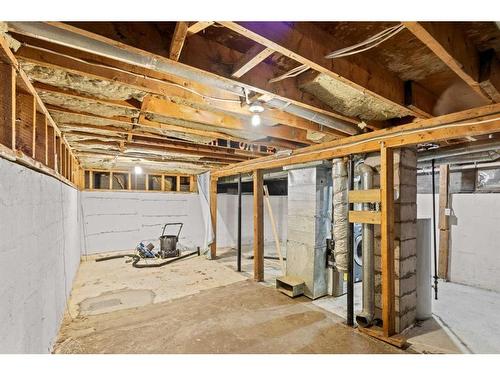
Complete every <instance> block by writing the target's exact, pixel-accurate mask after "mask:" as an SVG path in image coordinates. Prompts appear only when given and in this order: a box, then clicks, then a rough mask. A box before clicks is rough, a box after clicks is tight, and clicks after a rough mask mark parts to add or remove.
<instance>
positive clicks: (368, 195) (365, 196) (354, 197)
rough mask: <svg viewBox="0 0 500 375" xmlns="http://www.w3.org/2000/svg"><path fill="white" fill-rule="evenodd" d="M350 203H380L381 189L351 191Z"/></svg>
mask: <svg viewBox="0 0 500 375" xmlns="http://www.w3.org/2000/svg"><path fill="white" fill-rule="evenodd" d="M348 197H349V203H376V202H380V189H367V190H350V191H349V195H348Z"/></svg>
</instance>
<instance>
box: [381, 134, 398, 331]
mask: <svg viewBox="0 0 500 375" xmlns="http://www.w3.org/2000/svg"><path fill="white" fill-rule="evenodd" d="M380 197H381V206H382V214H381V218H380V237H381V243H380V253H381V260H382V321H383V332H384V336H386V337H389V336H392V335H394V334H395V333H396V327H395V321H396V319H395V318H396V312H395V307H394V305H395V301H394V151H393V150H392V149H391V148H387V147H386V145H385V144H384V143H383V142H382V144H381V147H380Z"/></svg>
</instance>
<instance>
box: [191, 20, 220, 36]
mask: <svg viewBox="0 0 500 375" xmlns="http://www.w3.org/2000/svg"><path fill="white" fill-rule="evenodd" d="M213 24H214V21H198V22H192V23H191V25H189V27H188V35H189V36H191V35H193V34H197V33H199V32H201V31H203V30H205V29H206V28H207V27H209V26H212V25H213Z"/></svg>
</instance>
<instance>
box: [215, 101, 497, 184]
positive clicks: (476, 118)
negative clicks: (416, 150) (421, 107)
mask: <svg viewBox="0 0 500 375" xmlns="http://www.w3.org/2000/svg"><path fill="white" fill-rule="evenodd" d="M499 114H500V104H492V105H487V106H484V107H479V108H474V109H468V110H465V111H462V112H457V113H452V114H449V115H443V116H438V117H433V118H430V119H426V120H420V121H418V122H414V123H411V124H407V125H400V126H395V127H393V128H390V129H383V130H377V131H373V132H369V133H364V134H360V135H356V136H352V137H346V138H342V139H337V140H335V141H329V142H324V143H322V144H319V145H314V146H309V147H303V148H300V149H297V150H294V151H292V152H290V153H288V154H284V155H272V156H266V157H261V158H257V159H253V160H250V161H245V162H241V163H238V164H235V165H231V166H228V167H223V168H219V169H218V170H216V171H214V172H213V174H214V175H215V176H217V177H218V178H221V177H225V176H233V175H237V174H238V173H249V172H251V171H253V170H255V169H256V168H259V169H274V168H281V167H283V166H285V165H293V164H301V163H307V162H311V161H316V160H326V159H332V158H337V157H342V156H346V155H349V154H359V153H367V152H376V151H378V150H380V142H381V141H382V140H383V141H384V142H385V143H386V146H387V147H403V146H410V145H416V144H419V143H425V142H437V141H440V140H446V139H456V138H463V137H464V136H467V135H468V136H476V135H482V134H490V133H495V132H499V131H500V120H498V117H499ZM470 122H478V123H477V124H470Z"/></svg>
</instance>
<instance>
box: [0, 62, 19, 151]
mask: <svg viewBox="0 0 500 375" xmlns="http://www.w3.org/2000/svg"><path fill="white" fill-rule="evenodd" d="M0 82H1V86H0V123H1V125H0V143H1V144H3V145H4V146H6V147H8V148H11V149H14V148H15V143H16V71H15V69H14V68H13V67H12V66H11V65H9V64H3V63H0Z"/></svg>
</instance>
